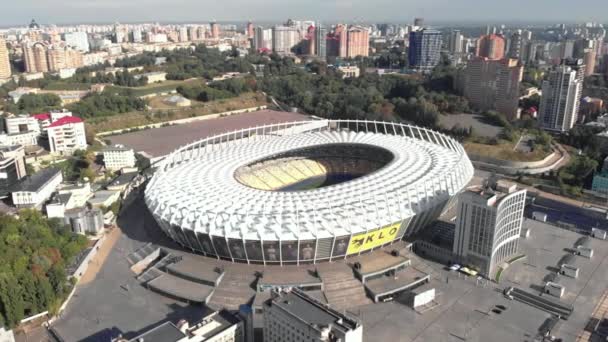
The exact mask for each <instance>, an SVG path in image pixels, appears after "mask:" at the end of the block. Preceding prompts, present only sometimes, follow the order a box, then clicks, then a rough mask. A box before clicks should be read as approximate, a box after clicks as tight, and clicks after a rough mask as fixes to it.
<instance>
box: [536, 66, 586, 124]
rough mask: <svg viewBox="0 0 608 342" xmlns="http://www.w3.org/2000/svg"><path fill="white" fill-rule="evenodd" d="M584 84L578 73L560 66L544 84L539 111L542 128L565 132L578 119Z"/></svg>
mask: <svg viewBox="0 0 608 342" xmlns="http://www.w3.org/2000/svg"><path fill="white" fill-rule="evenodd" d="M582 89H583V82H582V81H581V79H580V77H579V75H577V71H576V70H573V69H572V68H571V67H569V66H566V65H560V66H558V67H556V68H555V70H553V71H551V72H550V74H549V77H548V78H547V80H546V81H544V82H543V96H542V97H541V101H540V106H539V107H540V108H539V111H538V116H539V123H540V127H541V128H542V129H545V130H550V131H557V132H565V131H568V130H570V129H571V128H572V127H573V126H574V124H575V123H576V120H577V119H578V111H579V107H580V102H581V94H582Z"/></svg>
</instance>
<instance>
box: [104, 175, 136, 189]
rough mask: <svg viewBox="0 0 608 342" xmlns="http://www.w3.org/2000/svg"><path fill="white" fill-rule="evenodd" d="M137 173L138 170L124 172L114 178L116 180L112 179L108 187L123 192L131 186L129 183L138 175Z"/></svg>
mask: <svg viewBox="0 0 608 342" xmlns="http://www.w3.org/2000/svg"><path fill="white" fill-rule="evenodd" d="M137 175H139V173H138V172H128V173H123V174H121V175H119V176H118V177H116V178H114V180H112V182H111V183H110V184H108V185H107V186H106V189H108V190H111V191H119V192H123V191H125V190H126V189H127V188H128V187H129V185H130V184H131V182H132V181H133V180H134V179H135V178H136V177H137Z"/></svg>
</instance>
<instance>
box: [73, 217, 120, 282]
mask: <svg viewBox="0 0 608 342" xmlns="http://www.w3.org/2000/svg"><path fill="white" fill-rule="evenodd" d="M121 235H122V231H121V230H120V228H118V227H115V228H114V229H112V231H111V232H110V233H109V234H108V236H107V237H106V241H105V242H104V243H103V244H102V245H101V247H100V249H99V252H97V255H95V256H94V257H93V259H92V260H91V263H90V265H89V267H88V268H87V270H86V271H85V272H84V274H83V275H82V277H81V278H80V280H79V281H78V284H77V285H76V286H78V285H81V284H88V283H89V282H91V281H93V280H94V279H95V277H96V276H97V273H98V272H99V270H100V269H101V266H103V264H104V262H105V261H106V259H107V258H108V255H110V252H111V251H112V249H113V248H114V245H115V244H116V241H118V239H119V238H120V237H121Z"/></svg>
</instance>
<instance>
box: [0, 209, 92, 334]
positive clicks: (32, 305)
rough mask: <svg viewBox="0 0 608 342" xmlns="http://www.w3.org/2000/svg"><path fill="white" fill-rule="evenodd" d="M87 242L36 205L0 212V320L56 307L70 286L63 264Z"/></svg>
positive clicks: (6, 322)
mask: <svg viewBox="0 0 608 342" xmlns="http://www.w3.org/2000/svg"><path fill="white" fill-rule="evenodd" d="M86 244H87V239H86V238H85V237H83V236H80V235H76V234H73V233H72V232H70V231H69V230H68V229H67V228H66V227H65V226H64V225H63V224H62V223H60V222H59V221H58V220H57V219H52V220H48V219H46V218H45V217H44V216H42V214H41V213H40V212H38V211H35V210H24V211H21V212H20V213H19V217H18V218H16V217H13V216H8V215H3V214H0V260H2V263H0V325H1V326H7V327H9V328H12V327H14V326H15V325H17V324H18V323H19V321H20V320H21V319H23V318H24V317H26V316H30V315H34V314H37V313H40V312H43V311H46V310H50V311H54V310H57V308H58V307H59V306H60V304H61V302H62V301H63V300H64V299H65V297H66V296H67V294H68V293H69V292H70V290H71V286H72V284H71V283H70V282H69V281H68V280H67V276H66V265H68V264H69V263H70V262H71V261H72V260H73V259H74V257H75V256H76V255H77V254H78V253H80V252H81V251H82V250H83V249H84V248H85V247H86Z"/></svg>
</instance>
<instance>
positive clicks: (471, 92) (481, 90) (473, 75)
mask: <svg viewBox="0 0 608 342" xmlns="http://www.w3.org/2000/svg"><path fill="white" fill-rule="evenodd" d="M522 76H523V66H522V65H521V64H520V63H519V62H518V61H517V60H516V59H502V60H493V59H488V58H482V57H477V58H474V59H472V60H470V61H469V62H468V63H467V67H466V68H465V70H464V89H463V91H464V96H465V97H466V98H467V99H468V100H469V103H470V104H471V105H472V106H473V107H475V108H476V109H479V110H482V111H485V110H490V109H495V110H497V111H498V112H500V113H502V114H503V115H505V117H506V118H507V119H509V120H515V119H517V118H518V112H519V111H518V105H519V85H520V82H521V79H522Z"/></svg>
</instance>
